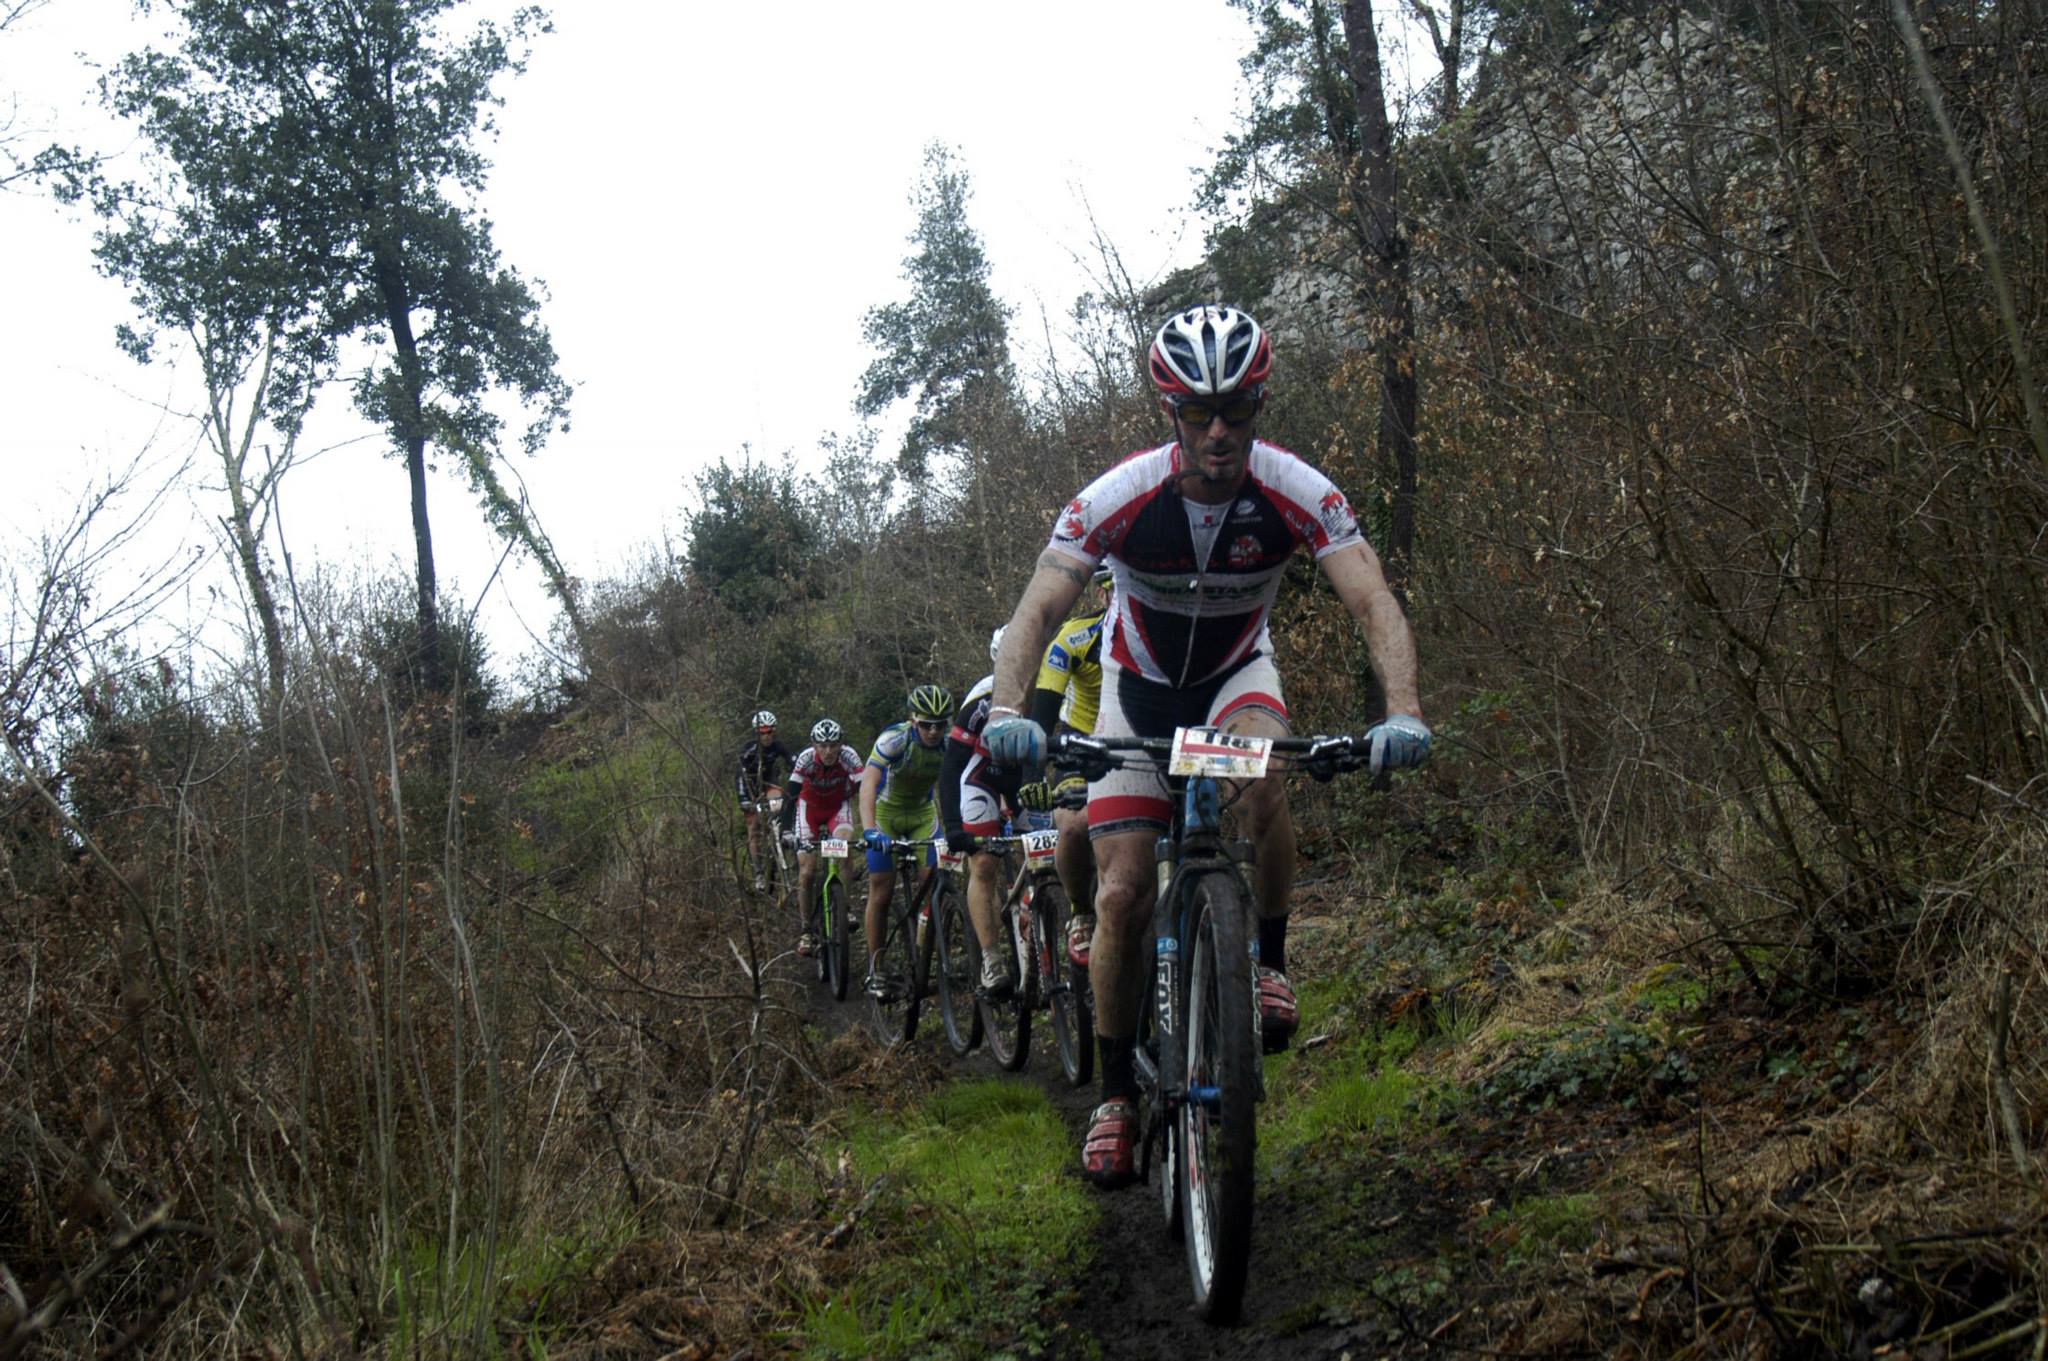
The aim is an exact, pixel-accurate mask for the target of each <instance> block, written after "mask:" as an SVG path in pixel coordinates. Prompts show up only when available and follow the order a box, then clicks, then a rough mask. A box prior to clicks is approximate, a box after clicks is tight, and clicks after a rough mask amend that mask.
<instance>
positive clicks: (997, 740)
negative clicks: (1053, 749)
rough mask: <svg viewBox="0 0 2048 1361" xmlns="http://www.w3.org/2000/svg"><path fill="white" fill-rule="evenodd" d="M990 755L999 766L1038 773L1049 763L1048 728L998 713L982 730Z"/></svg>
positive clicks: (1019, 717) (1014, 715)
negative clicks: (1040, 765) (1046, 734)
mask: <svg viewBox="0 0 2048 1361" xmlns="http://www.w3.org/2000/svg"><path fill="white" fill-rule="evenodd" d="M981 740H982V741H983V742H984V743H986V744H987V746H988V754H989V756H990V757H991V758H992V759H993V760H994V761H995V763H996V764H997V765H999V766H1009V767H1011V768H1012V769H1016V770H1036V769H1038V767H1039V764H1040V763H1041V762H1043V761H1044V760H1045V729H1043V728H1041V727H1039V726H1038V725H1037V724H1036V723H1034V722H1032V721H1031V720H1030V719H1028V718H1024V717H1021V716H1019V715H1017V714H997V715H996V716H995V717H994V718H991V719H990V720H989V721H988V726H987V727H985V728H983V729H982V730H981Z"/></svg>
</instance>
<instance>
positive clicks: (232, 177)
mask: <svg viewBox="0 0 2048 1361" xmlns="http://www.w3.org/2000/svg"><path fill="white" fill-rule="evenodd" d="M168 7H169V8H170V9H171V10H172V12H173V13H175V14H176V15H177V16H178V18H179V19H180V20H181V21H182V23H183V37H182V40H181V42H180V43H179V45H178V47H177V50H176V51H174V52H163V51H157V50H153V49H152V50H147V51H143V52H138V53H136V54H134V55H132V56H130V57H128V58H126V59H125V60H123V61H122V62H121V63H120V65H119V66H118V67H117V68H116V69H115V70H114V71H113V72H112V73H110V75H109V76H108V77H107V78H106V80H105V82H104V85H103V90H104V95H105V98H106V100H107V102H108V104H109V105H110V106H111V107H112V108H113V109H114V110H115V111H116V112H117V113H119V114H121V115H122V116H124V117H126V118H129V119H132V120H134V121H135V122H137V123H138V124H140V125H141V127H142V129H143V131H144V134H145V136H146V137H147V138H148V139H149V141H150V142H151V144H152V145H153V146H154V147H156V148H157V149H158V150H159V151H160V152H161V153H162V155H163V157H164V158H165V161H166V162H167V164H168V170H167V176H166V179H165V181H164V183H163V184H161V185H160V186H158V187H157V188H156V190H154V191H152V190H147V189H139V188H138V187H136V186H133V185H127V184H113V183H108V182H105V181H95V180H92V179H91V178H90V177H89V176H87V175H81V174H80V173H79V168H80V163H79V162H78V161H76V160H74V161H73V163H72V170H73V177H74V178H73V184H74V186H75V187H76V188H79V189H88V190H89V192H91V193H92V194H93V196H94V200H95V204H96V206H98V207H99V208H100V210H101V212H102V214H103V215H104V216H107V217H108V218H109V220H110V221H111V222H114V223H117V224H119V225H117V226H116V227H115V228H114V229H113V230H111V231H110V232H109V233H108V234H107V235H106V237H105V238H104V239H103V245H102V259H103V262H104V263H106V264H107V266H108V267H109V268H110V269H112V270H114V271H115V272H117V273H119V274H121V276H122V277H124V278H129V279H130V280H131V281H132V282H133V283H134V284H135V286H136V287H137V289H138V304H139V305H142V308H143V311H144V314H145V316H146V317H147V318H148V319H149V320H150V321H151V322H153V323H156V324H160V325H174V326H177V327H179V328H180V329H185V330H189V329H190V328H191V327H192V325H193V324H194V322H195V321H196V320H197V319H198V318H200V317H201V315H202V314H207V313H215V314H218V315H219V317H220V319H221V320H220V322H219V324H217V325H215V326H214V327H213V329H214V330H216V331H218V332H219V334H218V335H217V336H215V337H213V339H212V342H211V343H215V344H218V345H221V346H224V347H225V354H224V358H225V359H228V360H232V359H233V358H234V357H235V356H237V355H241V354H244V353H246V352H247V350H248V348H249V346H250V345H251V343H252V341H251V336H252V335H256V334H260V333H271V334H276V335H278V336H280V337H281V338H282V339H283V341H284V342H285V343H284V346H283V348H282V350H281V352H280V353H281V356H282V358H283V360H284V364H283V367H282V369H281V370H280V373H279V378H280V380H281V382H280V387H279V389H278V395H277V396H276V397H275V398H274V399H272V402H273V405H274V406H275V408H276V410H277V411H278V413H279V414H280V415H281V416H282V417H284V418H285V419H287V420H292V419H295V417H296V414H297V412H298V411H300V410H302V409H303V406H302V401H301V399H302V396H303V393H304V392H305V391H306V387H307V382H308V375H310V373H311V372H313V371H314V370H315V369H316V368H317V367H318V365H319V364H320V363H321V362H323V361H325V360H326V359H327V358H328V357H329V356H331V355H332V353H333V347H334V346H335V345H336V344H337V343H339V342H341V341H343V340H346V339H349V338H360V339H363V340H367V341H370V342H371V343H373V344H374V345H375V346H376V347H377V350H378V355H379V357H378V359H377V361H376V362H375V363H373V364H372V365H370V366H368V367H366V368H365V369H364V370H363V371H362V373H361V375H360V376H359V377H358V379H357V381H356V383H355V398H356V406H357V408H358V410H360V411H361V412H362V414H363V415H364V416H365V417H367V418H368V419H370V420H372V421H374V422H375V423H377V424H378V425H379V426H381V427H382V428H383V429H384V430H385V431H386V432H387V433H388V435H389V437H390V439H391V445H392V449H393V451H394V452H395V453H397V454H398V455H399V456H400V457H401V458H402V459H403V460H404V461H405V463H406V467H407V474H408V478H409V481H410V484H411V496H412V513H413V528H414V538H415V544H416V549H417V553H418V572H417V587H418V610H419V617H420V635H421V639H422V647H423V648H424V649H425V655H426V657H427V659H428V664H429V666H430V668H432V667H433V666H434V662H433V659H434V658H435V657H437V656H438V655H439V649H438V646H437V645H436V643H435V641H434V635H435V633H436V631H437V629H438V612H437V608H436V602H435V573H434V566H433V541H432V532H431V526H430V522H429V518H428V514H427V506H426V480H425V479H426V460H427V451H428V449H429V447H432V448H434V449H438V450H440V451H441V452H442V453H444V454H446V455H449V456H452V457H453V458H454V460H455V461H456V463H457V465H458V466H459V467H460V468H461V469H462V470H463V471H464V473H465V474H466V475H467V477H468V479H469V481H470V484H471V486H472V487H473V488H474V489H475V490H476V492H477V494H478V496H479V498H480V500H481V501H482V503H483V505H484V508H485V514H486V516H487V518H489V519H490V521H491V523H492V524H493V526H494V527H496V528H497V529H498V530H499V531H500V532H501V533H504V534H506V535H507V536H508V537H512V538H514V539H515V540H517V541H518V542H520V543H521V544H522V545H523V546H525V547H526V548H527V549H528V550H529V551H530V552H532V553H533V554H534V556H535V557H536V558H537V559H538V560H539V561H540V563H541V565H542V567H543V568H544V569H545V570H546V571H547V573H548V576H549V579H550V581H551V583H552V584H553V585H554V587H555V590H556V593H557V594H558V596H560V597H561V598H562V600H563V603H564V604H565V606H567V607H569V608H570V610H571V613H572V618H573V611H574V602H573V599H572V598H571V595H570V591H569V589H568V583H567V579H566V577H565V575H564V574H563V572H562V571H561V568H560V566H559V564H558V563H557V562H556V561H555V560H554V557H553V554H552V551H551V550H550V549H549V548H548V547H547V543H546V540H545V538H544V537H543V536H542V535H540V533H539V532H538V530H537V528H536V527H535V526H533V524H532V517H531V512H530V510H529V509H528V508H527V507H526V506H525V505H524V504H523V502H522V500H521V498H519V497H518V496H516V495H514V494H513V493H511V492H510V491H509V490H508V489H507V487H506V485H505V483H504V481H503V479H502V476H501V474H500V471H499V467H498V460H499V454H500V439H501V435H502V427H503V420H502V418H501V417H500V416H499V415H498V414H497V413H496V412H495V411H494V410H493V409H492V406H491V403H490V398H491V397H492V395H493V394H496V393H509V394H510V395H512V396H513V397H515V398H517V399H518V401H519V402H520V403H521V404H522V405H523V406H524V407H525V408H526V409H527V410H528V411H529V412H530V413H531V419H530V420H529V422H528V424H527V426H526V428H525V430H524V431H523V433H522V435H521V437H520V444H521V446H522V447H523V448H524V449H525V450H526V451H527V452H529V453H530V452H533V451H534V450H536V449H537V448H538V447H539V446H540V444H541V443H542V441H543V440H544V439H545V438H546V436H547V434H548V433H549V431H551V430H552V429H553V428H555V426H557V425H558V424H559V423H560V422H561V421H562V420H563V419H565V417H566V413H567V408H568V398H569V387H568V384H567V383H566V382H565V381H564V380H563V378H562V377H561V376H560V374H559V373H558V371H557V368H556V356H555V351H554V346H553V343H552V341H551V340H550V338H549V336H548V332H547V330H546V328H545V327H544V326H543V325H542V324H541V322H540V317H539V311H540V295H539V293H538V292H537V290H536V289H535V287H534V286H533V285H532V284H530V283H528V282H527V281H526V280H525V279H524V278H522V277H521V276H520V275H519V274H518V273H517V272H516V271H514V270H513V269H511V268H510V267H508V266H507V265H505V264H504V262H503V261H502V259H501V258H500V256H499V253H498V250H497V247H496V245H495V243H494V240H493V235H492V230H491V223H490V221H489V219H487V218H485V217H484V216H483V214H482V213H481V211H480V210H479V209H478V208H477V206H476V198H477V195H478V193H479V192H480V191H481V189H482V188H483V185H484V181H485V179H486V176H487V173H488V170H489V162H488V160H487V158H486V157H485V155H484V152H483V149H482V146H481V142H482V140H483V139H484V138H486V137H488V135H489V134H490V133H491V131H492V112H491V111H492V110H493V108H495V107H496V105H497V104H498V102H499V97H498V96H497V94H496V93H495V92H494V87H495V85H496V83H497V81H498V80H499V79H500V78H501V77H503V76H504V75H505V74H507V73H508V72H517V71H518V70H519V69H521V65H522V61H523V57H522V56H521V54H520V50H521V49H522V47H523V45H524V44H525V43H526V41H528V39H529V38H530V37H531V36H532V35H533V34H535V33H537V32H543V31H545V30H546V28H547V22H546V18H545V16H544V15H543V14H542V13H541V12H540V11H539V10H536V9H522V10H520V11H518V12H517V13H516V14H515V15H514V16H513V18H512V20H511V22H510V23H509V25H507V26H505V27H503V28H501V27H500V26H499V25H497V24H494V23H492V22H490V21H488V20H485V21H481V22H479V23H478V24H477V25H476V26H475V27H474V28H473V29H471V30H469V31H468V32H466V33H455V32H451V31H449V27H448V21H449V19H450V18H451V16H452V15H453V13H454V11H455V9H456V4H455V0H375V3H371V4H366V5H349V4H341V3H292V2H290V0H256V2H255V3H240V0H171V3H170V4H169V6H168ZM244 285H250V287H246V288H245V287H244ZM238 298H239V299H240V301H239V302H236V301H235V300H236V299H238ZM149 340H150V337H149V335H148V333H147V332H136V333H134V334H133V335H132V336H131V337H130V342H129V343H130V344H131V346H132V347H133V348H135V349H136V350H137V351H138V352H139V353H146V352H147V348H148V345H149ZM294 402H301V404H300V405H299V406H297V407H294V405H293V403H294Z"/></svg>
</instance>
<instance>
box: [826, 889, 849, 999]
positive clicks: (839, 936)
mask: <svg viewBox="0 0 2048 1361" xmlns="http://www.w3.org/2000/svg"><path fill="white" fill-rule="evenodd" d="M847 929H848V928H847V925H846V889H845V887H844V886H843V885H842V884H841V883H840V882H839V876H838V875H836V874H835V875H833V876H832V877H831V878H829V879H827V880H826V881H825V948H824V950H823V952H822V953H823V954H824V960H823V962H822V965H821V969H822V972H823V973H824V974H825V976H826V981H827V982H829V983H830V984H831V985H832V997H833V1000H835V1001H839V1002H844V1001H845V1000H846V978H847V975H848V974H849V973H850V972H852V962H851V960H850V959H849V958H848V951H849V949H850V947H849V945H848V942H847Z"/></svg>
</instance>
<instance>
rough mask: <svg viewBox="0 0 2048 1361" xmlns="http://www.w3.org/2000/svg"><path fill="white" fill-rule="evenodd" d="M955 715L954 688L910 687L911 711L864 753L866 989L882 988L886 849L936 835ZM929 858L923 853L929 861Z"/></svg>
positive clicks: (891, 872)
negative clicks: (879, 948)
mask: <svg viewBox="0 0 2048 1361" xmlns="http://www.w3.org/2000/svg"><path fill="white" fill-rule="evenodd" d="M952 720H953V692H952V691H950V690H948V689H946V687H945V686H943V685H920V686H918V687H917V688H916V689H915V690H912V691H911V692H910V716H909V717H908V718H907V719H905V720H904V721H903V722H901V723H895V724H891V725H890V726H889V727H886V728H884V729H882V733H881V736H879V737H877V738H876V739H875V745H874V747H873V749H872V750H871V751H870V752H869V753H868V765H867V776H866V778H865V779H863V780H862V781H861V782H860V826H861V838H862V840H864V841H866V842H867V848H868V910H867V919H866V920H867V939H868V951H869V953H868V976H867V990H868V992H869V993H870V994H878V993H880V992H881V991H882V989H883V986H884V985H883V982H882V979H881V977H880V976H879V970H878V969H877V967H876V966H877V964H878V963H879V959H878V956H877V955H876V954H875V952H874V943H875V942H876V941H878V940H880V939H881V938H882V919H883V916H884V915H885V914H886V913H887V911H888V907H889V894H890V893H891V892H892V891H893V890H894V889H895V887H896V862H895V860H894V859H893V858H892V857H891V856H890V854H889V848H890V847H891V846H892V845H894V844H895V842H896V839H897V838H899V837H901V838H904V839H906V840H907V839H910V838H913V837H929V836H936V835H937V834H938V830H939V805H938V799H937V798H936V796H935V794H934V791H935V790H936V788H937V787H938V783H939V768H940V766H941V765H942V764H943V763H944V761H945V746H946V728H947V726H948V725H949V724H951V722H952ZM929 862H930V857H927V863H929Z"/></svg>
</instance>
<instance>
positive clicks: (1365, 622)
mask: <svg viewBox="0 0 2048 1361" xmlns="http://www.w3.org/2000/svg"><path fill="white" fill-rule="evenodd" d="M1317 565H1318V566H1319V567H1321V568H1322V569H1323V575H1324V576H1326V577H1328V578H1329V579H1330V585H1331V586H1333V587H1335V588H1336V591H1337V598H1338V599H1339V600H1341V601H1343V602H1344V608H1345V609H1347V610H1349V611H1351V617H1352V618H1353V619H1356V620H1357V621H1358V624H1359V627H1360V628H1362V629H1364V630H1365V641H1366V646H1368V647H1369V648H1371V649H1372V664H1373V667H1374V669H1375V670H1377V671H1378V672H1379V673H1380V684H1381V685H1382V686H1384V687H1385V689H1386V692H1387V712H1388V713H1394V714H1413V715H1414V716H1415V717H1417V718H1420V717H1422V698H1421V693H1420V691H1419V690H1418V689H1417V687H1416V679H1415V634H1414V631H1413V630H1411V629H1410V628H1409V627H1408V616H1407V615H1406V614H1405V613H1403V612H1402V610H1401V602H1400V601H1399V600H1397V599H1395V598H1394V593H1393V591H1392V590H1391V589H1389V587H1388V586H1387V577H1386V573H1385V572H1383V571H1382V570H1381V569H1380V559H1379V555H1378V554H1377V553H1375V552H1373V551H1372V545H1371V544H1369V543H1366V542H1365V541H1364V540H1362V539H1361V540H1360V541H1359V542H1357V543H1355V544H1348V545H1346V546H1345V547H1343V548H1339V549H1337V550H1336V551H1334V552H1331V553H1327V554H1325V555H1324V556H1323V557H1322V558H1320V559H1318V560H1317ZM1004 641H1005V642H1008V641H1009V640H1008V638H1007V636H1006V637H1005V639H1004Z"/></svg>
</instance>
